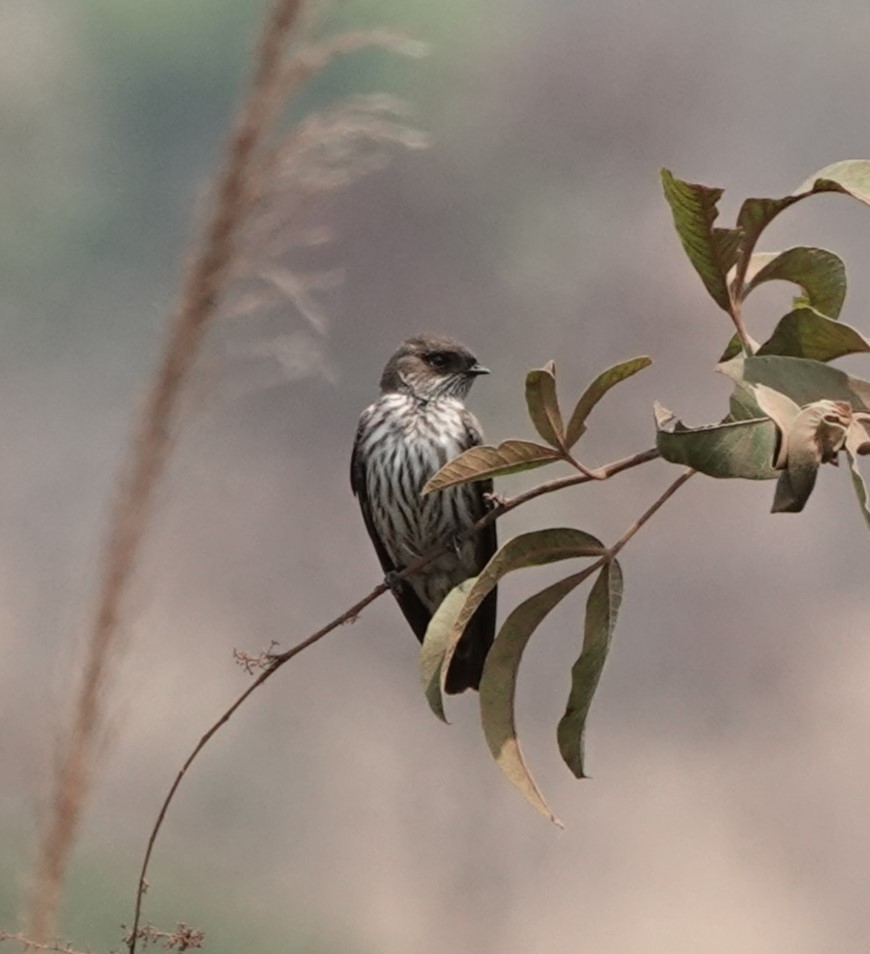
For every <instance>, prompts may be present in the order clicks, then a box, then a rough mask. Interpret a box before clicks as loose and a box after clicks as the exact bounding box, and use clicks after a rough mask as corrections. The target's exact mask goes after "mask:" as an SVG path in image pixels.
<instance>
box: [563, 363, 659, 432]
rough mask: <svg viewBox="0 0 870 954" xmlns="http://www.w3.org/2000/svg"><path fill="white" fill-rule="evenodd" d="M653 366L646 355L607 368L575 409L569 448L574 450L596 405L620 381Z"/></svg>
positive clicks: (590, 386) (569, 423)
mask: <svg viewBox="0 0 870 954" xmlns="http://www.w3.org/2000/svg"><path fill="white" fill-rule="evenodd" d="M651 364H652V358H649V357H647V356H646V355H640V356H639V357H637V358H629V360H628V361H622V362H620V363H619V364H615V365H613V367H612V368H607V370H606V371H602V372H601V374H599V375H598V377H597V378H596V379H595V380H594V381H593V382H592V383H591V384H590V385H589V387H587V388H586V390H585V391H584V392H583V394H582V395H581V396H580V400H579V401H578V402H577V406H576V407H575V408H574V413H573V414H572V415H571V420H570V421H569V422H568V430H567V434H566V437H565V442H566V445H567V447H568V448H569V449H570V448H572V447H573V446H574V445H575V444H576V443H577V441H578V440H580V438H581V437H582V436H583V434H584V433H585V432H586V418H587V417H589V414H590V413H591V411H592V409H593V408H594V407H595V405H596V404H597V403H598V402H599V401H600V400H601V399H602V398H603V397H604V395H605V394H607V392H608V391H609V390H610V389H611V388H612V387H613V386H614V385H616V384H619V382H620V381H624V380H625V379H626V378H630V377H631V376H632V375H633V374H637V372H638V371H643V369H644V368H648V367H649V366H650V365H651Z"/></svg>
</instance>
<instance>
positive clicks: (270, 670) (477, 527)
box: [128, 449, 673, 954]
mask: <svg viewBox="0 0 870 954" xmlns="http://www.w3.org/2000/svg"><path fill="white" fill-rule="evenodd" d="M658 456H659V453H658V451H656V450H654V449H653V450H647V451H643V452H642V453H639V454H633V455H632V456H630V457H625V458H623V459H621V460H617V461H614V462H613V463H610V464H606V465H604V466H603V467H601V468H599V469H598V470H597V471H596V474H603V475H604V476H603V478H602V477H597V476H592V475H587V474H577V475H572V476H570V477H561V478H556V479H555V480H549V481H545V482H544V483H542V484H539V485H538V486H537V487H532V488H531V489H530V490H526V491H524V492H523V493H520V494H517V495H516V496H515V497H510V498H497V502H496V504H495V506H494V507H493V508H492V510H490V511H489V513H487V514H486V515H485V516H483V517H482V518H481V519H480V520H478V521H477V523H475V524H474V526H473V527H470V528H469V529H468V530H466V531H465V532H464V533H462V534H461V535H460V537H459V539H467V538H469V537H471V536H473V535H474V534H476V533H478V532H480V531H481V530H482V529H484V527H487V526H489V525H490V524H491V523H493V522H494V521H496V520H498V519H499V518H501V517H503V516H504V515H505V514H506V513H510V511H512V510H516V508H517V507H520V506H522V505H523V504H525V503H528V502H529V501H530V500H534V499H535V498H537V497H541V496H543V495H545V494H550V493H554V492H555V491H557V490H563V489H564V488H566V487H572V486H575V485H577V484H585V483H589V482H590V481H592V480H600V479H606V478H608V477H613V476H615V475H616V474H619V473H622V472H623V471H626V470H630V469H631V468H633V467H637V466H639V465H641V464H645V463H648V462H649V461H652V460H655V459H656V458H657V457H658ZM671 492H673V491H671ZM650 516H651V514H650ZM453 545H455V541H453V542H451V543H448V544H445V545H444V546H441V547H439V548H438V549H437V550H434V551H433V552H431V553H428V554H426V555H425V556H422V557H421V558H420V559H419V560H417V561H415V562H414V563H412V564H411V565H410V566H407V567H405V568H404V569H403V570H401V571H400V572H398V573H396V574H395V575H394V577H393V579H392V581H391V582H393V583H394V582H398V581H401V580H404V579H406V578H407V577H409V576H413V575H414V574H415V573H419V572H420V570H422V569H424V568H425V567H427V566H428V565H429V564H430V563H431V562H432V561H433V560H435V559H436V558H437V557H438V556H440V555H441V554H442V553H444V552H445V550H446V549H447V547H448V546H453ZM389 589H390V587H389V586H388V585H387V583H386V582H384V583H379V584H378V585H377V586H376V587H375V588H374V589H373V590H372V591H371V592H370V593H369V594H368V595H367V596H364V597H363V598H362V599H360V600H358V601H357V602H356V603H354V604H353V606H351V607H349V608H348V609H346V610H345V611H344V612H343V613H341V614H340V615H339V616H336V617H335V618H334V619H333V620H331V621H330V622H328V623H327V624H326V625H325V626H322V627H321V628H320V629H318V630H317V631H316V632H314V633H312V634H311V635H310V636H307V637H306V638H305V639H303V640H302V641H301V642H300V643H297V644H296V645H295V646H292V647H291V648H290V649H288V650H286V651H285V652H283V653H276V654H274V655H273V656H271V658H270V662H269V664H268V667H267V668H266V669H265V670H264V671H263V672H262V673H261V674H260V675H259V676H258V677H257V678H256V679H255V680H254V681H253V682H252V683H251V685H250V686H248V688H247V689H246V690H245V691H244V692H243V693H242V694H241V695H240V696H239V697H238V698H237V699H236V701H235V702H234V703H233V704H232V705H231V706H230V707H229V708H228V709H227V710H226V711H225V712H224V713H223V715H222V716H221V717H220V718H219V719H218V720H217V722H215V723H214V724H213V725H212V726H211V728H209V729H208V731H207V732H206V733H205V734H204V735H203V736H202V737H201V738H200V740H199V742H197V744H196V746H195V747H194V749H193V751H192V752H191V753H190V755H189V756H188V757H187V759H186V760H185V762H184V764H183V765H182V766H181V768H180V769H179V771H178V773H177V775H176V776H175V779H174V781H173V783H172V785H171V787H170V789H169V791H168V792H167V794H166V797H165V799H164V800H163V804H162V805H161V806H160V811H159V812H158V814H157V819H156V821H155V823H154V826H153V827H152V829H151V833H150V835H149V836H148V843H147V846H146V849H145V856H144V858H143V860H142V869H141V871H140V874H139V884H138V887H137V891H136V905H135V913H134V916H133V925H132V929H131V932H130V935H129V940H128V950H129V954H135V951H136V941H137V937H138V934H137V931H138V930H139V924H140V920H141V914H142V901H143V898H144V895H145V891H146V889H147V875H148V865H149V863H150V861H151V854H152V852H153V849H154V845H155V844H156V841H157V837H158V835H159V834H160V829H161V828H162V826H163V821H164V819H165V818H166V813H167V811H168V810H169V806H170V804H171V803H172V800H173V798H174V797H175V793H176V791H177V790H178V787H179V786H180V785H181V781H182V779H183V778H184V776H185V775H186V774H187V771H188V769H189V768H190V766H191V765H192V764H193V762H194V760H195V759H196V757H197V756H198V755H199V753H200V752H201V751H202V750H203V749H204V748H205V746H206V745H207V744H208V742H209V740H210V739H211V738H212V736H214V735H215V733H216V732H217V731H218V730H219V729H220V728H221V726H223V725H225V724H226V723H227V722H228V721H229V720H230V719H231V718H232V716H233V715H234V714H235V713H236V711H237V710H238V709H239V708H240V707H241V706H242V704H243V703H244V702H245V701H246V700H247V699H248V697H249V696H251V695H252V694H253V693H254V692H255V691H256V690H257V689H259V688H260V686H262V685H263V683H265V682H266V680H267V679H269V678H270V677H271V676H272V675H274V673H276V672H277V671H278V670H279V669H280V668H281V667H282V666H283V665H284V664H285V663H287V662H289V661H290V660H291V659H293V657H294V656H298V655H299V653H301V652H302V651H303V650H305V649H308V647H309V646H313V645H314V644H315V643H317V642H319V641H320V640H321V639H323V637H324V636H328V635H329V633H331V632H333V631H334V630H336V629H338V628H339V627H340V626H343V625H344V624H345V623H352V622H355V621H356V619H357V617H358V616H359V615H360V613H361V612H362V611H363V610H364V609H365V608H366V607H367V606H368V605H369V604H370V603H373V602H374V601H375V600H376V599H378V598H379V597H381V596H383V595H384V593H386V592H388V591H389Z"/></svg>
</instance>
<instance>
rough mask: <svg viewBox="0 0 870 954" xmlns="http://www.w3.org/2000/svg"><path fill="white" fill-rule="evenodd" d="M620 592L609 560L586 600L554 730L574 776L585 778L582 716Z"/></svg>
mask: <svg viewBox="0 0 870 954" xmlns="http://www.w3.org/2000/svg"><path fill="white" fill-rule="evenodd" d="M622 591H623V580H622V570H621V569H620V566H619V564H618V563H617V562H616V560H613V561H611V562H610V563H606V564H605V565H604V566H603V567H602V569H601V572H600V573H599V574H598V579H597V580H596V581H595V583H594V584H593V586H592V590H591V591H590V593H589V599H588V600H587V601H586V625H585V627H584V629H583V650H582V652H581V653H580V657H579V658H578V660H577V662H575V663H574V666H573V667H572V669H571V694H570V696H569V697H568V707H567V708H566V710H565V715H563V716H562V718H561V720H560V722H559V728H558V730H557V733H556V736H557V739H558V741H559V751H560V752H561V753H562V758H563V759H564V760H565V764H566V765H567V766H568V768H569V769H571V771H572V772H573V773H574V775H575V776H576V777H577V778H585V777H586V773H585V772H584V769H583V754H584V745H583V741H584V740H583V737H584V732H585V729H586V717H587V715H588V714H589V707H590V705H591V704H592V697H593V695H594V694H595V690H596V688H597V687H598V681H599V680H600V678H601V671H602V669H603V668H604V662H605V660H606V659H607V651H608V650H609V649H610V639H611V637H612V636H613V630H614V629H615V627H616V618H617V616H618V614H619V607H620V604H621V603H622Z"/></svg>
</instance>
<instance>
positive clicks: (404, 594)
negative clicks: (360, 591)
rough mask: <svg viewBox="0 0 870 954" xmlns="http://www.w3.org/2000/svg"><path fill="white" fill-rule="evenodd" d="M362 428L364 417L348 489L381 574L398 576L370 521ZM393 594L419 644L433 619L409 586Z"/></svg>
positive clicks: (355, 446) (352, 458)
mask: <svg viewBox="0 0 870 954" xmlns="http://www.w3.org/2000/svg"><path fill="white" fill-rule="evenodd" d="M365 426H366V418H365V415H363V417H362V418H360V423H359V427H358V428H357V432H356V440H354V442H353V454H352V455H351V458H350V487H351V490H352V491H353V492H354V495H355V496H356V498H357V500H358V501H359V507H360V510H361V511H362V515H363V520H364V521H365V525H366V530H368V532H369V538H370V539H371V541H372V543H373V544H374V548H375V553H377V555H378V560H379V561H380V564H381V568H382V569H383V571H384V573H385V574H386V575H387V576H389V575H390V574H391V573H395V572H397V571H398V570H399V569H400V567H397V566H396V564H395V563H394V562H393V560H392V558H391V557H390V555H389V553H387V548H386V547H385V546H384V544H383V541H382V540H381V537H380V534H379V533H378V531H377V528H376V527H375V522H374V520H373V519H372V508H371V504H370V502H369V495H368V488H367V483H366V468H365V459H364V455H363V454H362V453H360V443H361V442H360V434H361V432H362V430H363V429H364V427H365ZM392 593H393V596H395V598H396V602H397V603H398V604H399V608H400V609H401V611H402V613H403V614H404V616H405V619H406V620H407V621H408V623H409V624H410V626H411V629H413V630H414V634H415V635H416V637H417V639H419V640H420V642H421V643H422V642H423V637H424V636H425V635H426V628H427V627H428V625H429V621H430V620H431V619H432V614H431V613H430V612H429V610H427V609H426V607H425V606H424V605H423V603H422V601H421V600H420V597H419V596H417V594H416V593H415V592H414V589H413V587H412V586H411V585H410V584H409V583H407V582H404V583H398V584H397V585H396V586H395V587H394V588H393V590H392Z"/></svg>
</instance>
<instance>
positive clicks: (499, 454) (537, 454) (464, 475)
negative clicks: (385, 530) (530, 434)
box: [423, 440, 562, 494]
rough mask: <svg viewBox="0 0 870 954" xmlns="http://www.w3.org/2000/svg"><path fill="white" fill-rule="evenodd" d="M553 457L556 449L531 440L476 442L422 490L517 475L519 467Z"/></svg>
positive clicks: (427, 491)
mask: <svg viewBox="0 0 870 954" xmlns="http://www.w3.org/2000/svg"><path fill="white" fill-rule="evenodd" d="M556 460H562V455H561V454H560V453H559V451H557V450H554V449H553V448H552V447H547V446H546V445H544V444H536V443H535V442H534V441H520V440H509V441H502V442H501V444H499V445H498V447H493V446H492V445H491V444H479V445H478V446H476V447H469V449H468V450H467V451H463V452H462V453H461V454H460V455H459V456H458V457H454V458H453V460H449V461H448V462H447V463H446V464H445V465H444V466H443V467H442V468H441V470H439V471H437V472H436V473H435V474H433V475H432V476H431V477H430V478H429V480H428V482H427V483H426V486H425V487H423V493H424V494H430V493H432V491H433V490H443V489H444V488H445V487H452V486H454V485H455V484H467V483H470V482H471V481H474V480H484V479H486V478H488V477H504V476H505V475H506V474H518V473H519V472H520V471H523V470H531V469H532V468H534V467H542V466H543V465H544V464H552V463H553V461H556Z"/></svg>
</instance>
